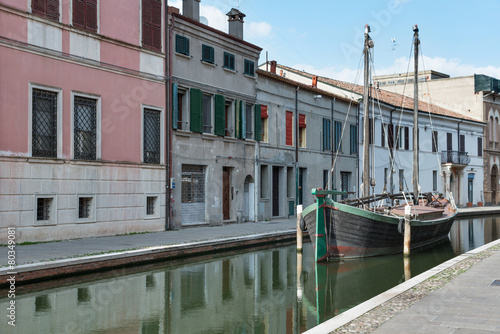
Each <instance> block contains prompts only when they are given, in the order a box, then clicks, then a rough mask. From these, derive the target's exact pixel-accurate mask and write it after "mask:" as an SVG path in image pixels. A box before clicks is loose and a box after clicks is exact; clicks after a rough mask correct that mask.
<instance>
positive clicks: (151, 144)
mask: <svg viewBox="0 0 500 334" xmlns="http://www.w3.org/2000/svg"><path fill="white" fill-rule="evenodd" d="M143 149H144V151H143V162H144V163H149V164H159V163H160V111H158V110H152V109H146V108H145V109H144V129H143Z"/></svg>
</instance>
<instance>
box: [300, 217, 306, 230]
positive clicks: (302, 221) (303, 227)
mask: <svg viewBox="0 0 500 334" xmlns="http://www.w3.org/2000/svg"><path fill="white" fill-rule="evenodd" d="M299 227H300V230H301V231H302V232H305V231H307V226H306V222H305V221H304V217H300V221H299Z"/></svg>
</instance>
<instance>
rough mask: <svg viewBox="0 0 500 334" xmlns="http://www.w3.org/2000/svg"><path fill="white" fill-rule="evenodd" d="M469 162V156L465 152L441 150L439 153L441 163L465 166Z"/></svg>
mask: <svg viewBox="0 0 500 334" xmlns="http://www.w3.org/2000/svg"><path fill="white" fill-rule="evenodd" d="M469 162H470V157H469V155H468V153H467V152H459V151H443V152H442V154H441V163H442V164H452V165H462V166H467V165H468V164H469Z"/></svg>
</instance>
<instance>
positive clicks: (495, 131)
mask: <svg viewBox="0 0 500 334" xmlns="http://www.w3.org/2000/svg"><path fill="white" fill-rule="evenodd" d="M498 130H499V129H498V117H495V128H494V129H493V134H494V136H493V138H494V140H495V143H497V142H498V141H499V140H498Z"/></svg>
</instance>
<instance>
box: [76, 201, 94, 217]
mask: <svg viewBox="0 0 500 334" xmlns="http://www.w3.org/2000/svg"><path fill="white" fill-rule="evenodd" d="M91 204H92V197H80V198H79V199H78V218H80V219H83V218H89V217H90V206H91Z"/></svg>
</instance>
